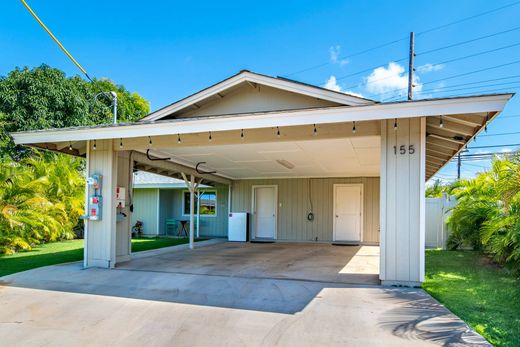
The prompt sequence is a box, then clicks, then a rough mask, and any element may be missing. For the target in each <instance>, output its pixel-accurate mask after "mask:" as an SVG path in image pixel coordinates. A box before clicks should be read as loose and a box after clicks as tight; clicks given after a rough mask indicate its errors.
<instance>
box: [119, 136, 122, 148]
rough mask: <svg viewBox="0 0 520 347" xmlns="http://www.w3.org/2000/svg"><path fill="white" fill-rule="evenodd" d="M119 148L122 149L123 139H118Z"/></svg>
mask: <svg viewBox="0 0 520 347" xmlns="http://www.w3.org/2000/svg"><path fill="white" fill-rule="evenodd" d="M119 148H123V138H120V139H119Z"/></svg>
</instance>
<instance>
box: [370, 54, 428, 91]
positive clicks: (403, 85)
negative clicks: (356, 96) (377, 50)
mask: <svg viewBox="0 0 520 347" xmlns="http://www.w3.org/2000/svg"><path fill="white" fill-rule="evenodd" d="M413 84H414V85H415V87H414V92H415V93H417V94H419V93H420V92H421V90H422V84H421V83H419V77H418V76H417V75H414V81H413ZM365 88H366V90H367V91H368V92H370V93H372V94H384V95H381V96H382V98H383V99H387V98H390V97H392V96H396V95H399V96H400V95H405V94H406V93H407V88H408V73H407V72H405V69H404V67H403V66H401V65H399V64H397V63H394V62H390V63H388V67H384V66H383V67H378V68H376V69H374V71H372V73H371V74H370V75H368V77H366V78H365Z"/></svg>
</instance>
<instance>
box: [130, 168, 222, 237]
mask: <svg viewBox="0 0 520 347" xmlns="http://www.w3.org/2000/svg"><path fill="white" fill-rule="evenodd" d="M133 187H134V189H133V196H132V203H133V204H134V212H133V213H132V225H135V223H136V221H138V220H139V221H141V222H143V234H144V235H145V236H157V235H169V236H176V235H178V234H179V233H180V231H182V229H181V224H180V221H182V220H185V221H187V220H189V218H190V212H189V211H190V209H189V203H190V201H189V194H190V192H189V190H188V188H187V187H186V183H185V182H184V181H183V180H179V179H176V178H171V177H167V176H161V175H157V174H153V173H149V172H144V171H137V172H135V173H134V181H133ZM199 188H200V206H201V209H200V214H198V215H199V216H200V221H199V226H200V230H199V233H198V234H199V236H206V237H227V219H228V204H227V200H228V188H227V187H226V186H223V185H219V186H217V187H211V186H207V185H201V186H200V187H199ZM196 200H198V199H196ZM196 219H197V217H196V218H195V220H196ZM167 221H168V222H169V225H167V223H166V222H167ZM173 221H175V223H174V224H173V225H172V222H173ZM196 226H197V223H196V222H195V232H197V227H196Z"/></svg>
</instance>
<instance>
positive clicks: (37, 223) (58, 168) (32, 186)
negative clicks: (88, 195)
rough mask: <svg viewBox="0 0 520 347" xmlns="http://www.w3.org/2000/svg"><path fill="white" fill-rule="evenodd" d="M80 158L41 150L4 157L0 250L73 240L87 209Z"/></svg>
mask: <svg viewBox="0 0 520 347" xmlns="http://www.w3.org/2000/svg"><path fill="white" fill-rule="evenodd" d="M81 165H82V163H81V160H80V159H77V158H74V157H69V156H64V155H56V154H51V153H46V154H39V153H36V154H34V155H33V156H31V157H30V158H26V159H24V160H23V161H21V162H19V163H17V162H14V161H10V160H8V159H6V158H4V159H2V160H1V162H0V253H8V254H9V253H14V252H16V251H17V250H20V249H24V250H29V249H31V247H32V246H33V245H35V244H39V243H42V242H50V241H57V240H62V239H71V238H73V237H74V235H75V234H74V232H73V229H74V227H75V226H76V225H77V224H78V220H79V216H81V214H82V213H83V203H84V197H83V196H84V183H83V182H84V180H83V177H82V176H81V174H80V171H81Z"/></svg>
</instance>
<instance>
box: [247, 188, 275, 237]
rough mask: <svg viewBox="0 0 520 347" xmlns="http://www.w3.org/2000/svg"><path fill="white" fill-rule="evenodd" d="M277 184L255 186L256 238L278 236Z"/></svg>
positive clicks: (254, 226)
mask: <svg viewBox="0 0 520 347" xmlns="http://www.w3.org/2000/svg"><path fill="white" fill-rule="evenodd" d="M276 191H277V189H276V186H255V187H253V235H254V238H266V239H275V238H276V215H277V213H276V212H277V208H276V205H277V192H276Z"/></svg>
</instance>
